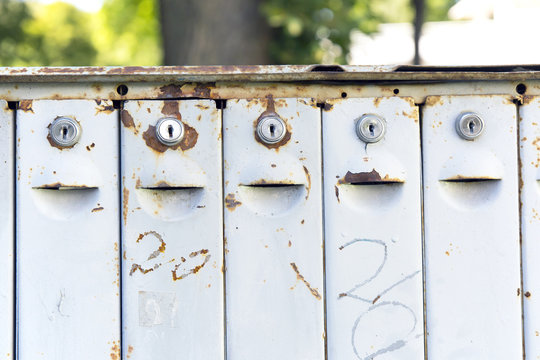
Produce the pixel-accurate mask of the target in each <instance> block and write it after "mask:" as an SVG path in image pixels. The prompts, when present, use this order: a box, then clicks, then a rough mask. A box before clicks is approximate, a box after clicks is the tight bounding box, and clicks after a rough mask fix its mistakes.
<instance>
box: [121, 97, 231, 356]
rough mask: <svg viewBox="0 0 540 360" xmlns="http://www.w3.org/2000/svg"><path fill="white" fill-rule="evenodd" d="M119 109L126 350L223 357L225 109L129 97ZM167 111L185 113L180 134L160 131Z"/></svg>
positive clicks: (170, 116)
mask: <svg viewBox="0 0 540 360" xmlns="http://www.w3.org/2000/svg"><path fill="white" fill-rule="evenodd" d="M121 116H122V118H121V119H122V124H123V126H122V136H121V142H122V146H121V149H122V204H123V210H122V213H123V215H122V216H123V218H122V238H123V240H124V241H123V251H122V253H123V255H122V256H123V260H124V261H123V263H122V280H123V281H122V289H123V296H122V315H123V316H122V318H123V341H124V343H125V344H126V346H127V353H126V357H127V355H128V354H129V356H130V357H129V358H130V359H152V358H160V359H173V358H185V359H201V360H202V359H219V358H222V357H223V351H224V346H223V345H224V328H223V326H224V322H223V318H224V313H223V272H222V264H223V236H222V233H223V223H222V221H221V218H222V196H221V187H222V179H221V116H220V110H218V109H216V106H215V103H214V102H213V101H209V100H185V101H176V100H167V101H128V102H126V104H125V105H124V109H123V110H122V114H121ZM164 119H167V120H166V121H171V122H170V125H171V126H175V124H178V123H175V121H180V123H181V128H183V133H182V134H181V135H180V136H179V137H180V139H176V140H175V141H178V140H179V142H177V143H171V144H170V145H169V144H167V142H164V143H162V142H160V140H159V139H160V138H158V137H157V136H156V135H157V134H159V130H160V127H164V126H165V127H168V125H169V123H167V122H164V121H163V120H164ZM165 130H167V134H168V131H169V129H168V128H167V129H165ZM171 130H174V129H171ZM167 134H166V135H167ZM173 135H174V134H173Z"/></svg>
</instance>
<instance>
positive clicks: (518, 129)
mask: <svg viewBox="0 0 540 360" xmlns="http://www.w3.org/2000/svg"><path fill="white" fill-rule="evenodd" d="M515 106H516V141H517V149H516V150H517V151H516V152H517V154H516V156H517V165H518V166H517V176H518V219H519V276H520V287H521V291H520V293H519V296H520V300H521V344H522V351H523V360H525V358H526V353H525V351H526V348H525V305H524V300H523V291H524V290H525V289H524V288H523V231H522V227H523V202H522V200H521V192H522V188H523V178H522V167H523V166H522V165H523V164H522V162H521V147H520V145H521V144H520V137H521V127H520V122H521V120H522V119H521V114H520V109H521V102H516V103H515Z"/></svg>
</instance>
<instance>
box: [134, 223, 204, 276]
mask: <svg viewBox="0 0 540 360" xmlns="http://www.w3.org/2000/svg"><path fill="white" fill-rule="evenodd" d="M148 235H152V236H153V237H154V238H156V239H157V240H158V242H159V246H158V247H157V249H155V250H154V251H152V252H150V254H149V255H148V257H147V258H146V261H150V260H153V259H154V261H156V262H155V263H154V264H153V265H151V266H149V267H148V266H146V267H143V266H142V265H140V264H137V263H133V264H132V265H131V270H130V271H129V276H133V274H134V273H136V272H137V271H139V272H140V273H142V274H143V275H144V274H148V273H150V272H153V271H155V270H158V269H160V268H161V267H162V265H163V264H172V266H173V267H172V268H171V269H170V271H171V276H172V279H173V280H174V281H176V280H181V279H184V278H185V277H187V276H188V275H191V274H196V273H197V272H199V271H200V270H201V269H202V268H203V267H204V266H205V265H206V263H207V262H208V261H209V260H210V254H209V253H208V250H207V249H201V250H198V251H193V252H191V253H190V254H189V255H188V258H196V257H202V262H201V263H200V264H197V265H194V266H192V267H191V268H188V269H185V267H184V265H185V264H184V263H186V258H185V257H183V256H181V257H180V261H177V260H176V259H175V258H171V259H168V260H164V261H162V262H159V261H158V260H157V258H158V257H160V258H161V257H164V256H165V249H166V245H167V244H166V243H165V241H164V240H163V237H162V236H161V235H160V234H159V233H157V232H156V231H147V232H145V233H142V234H140V235H139V237H138V238H137V240H136V243H137V244H139V243H141V241H142V240H143V239H144V238H146V237H147V236H148ZM190 266H191V265H190ZM180 270H181V272H180Z"/></svg>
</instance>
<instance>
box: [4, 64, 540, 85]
mask: <svg viewBox="0 0 540 360" xmlns="http://www.w3.org/2000/svg"><path fill="white" fill-rule="evenodd" d="M172 78H174V79H176V80H177V81H203V82H205V81H221V80H226V81H323V80H324V81H329V80H340V81H342V80H345V81H349V80H355V81H358V80H362V81H367V80H369V81H372V80H390V81H410V80H414V81H446V80H450V81H457V80H460V81H464V80H517V81H520V80H522V79H524V78H527V79H540V66H538V65H509V66H476V67H465V66H463V67H442V66H441V67H422V66H398V65H387V66H372V65H369V66H361V65H330V66H329V65H269V66H260V65H244V66H234V65H229V66H155V67H142V66H126V67H18V68H17V67H14V68H6V67H4V68H1V67H0V82H50V81H62V82H70V81H81V80H84V81H99V80H102V81H103V80H104V81H107V82H111V81H126V80H131V81H163V80H164V79H172Z"/></svg>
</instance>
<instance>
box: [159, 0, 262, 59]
mask: <svg viewBox="0 0 540 360" xmlns="http://www.w3.org/2000/svg"><path fill="white" fill-rule="evenodd" d="M261 2H262V0H160V8H161V10H160V11H161V31H162V35H163V46H164V51H165V59H164V62H165V65H255V64H268V63H269V61H270V57H269V54H268V42H269V40H270V28H269V26H268V24H267V22H266V20H265V19H263V17H262V15H261V14H260V12H259V5H260V3H261Z"/></svg>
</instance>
